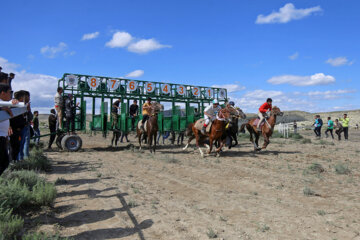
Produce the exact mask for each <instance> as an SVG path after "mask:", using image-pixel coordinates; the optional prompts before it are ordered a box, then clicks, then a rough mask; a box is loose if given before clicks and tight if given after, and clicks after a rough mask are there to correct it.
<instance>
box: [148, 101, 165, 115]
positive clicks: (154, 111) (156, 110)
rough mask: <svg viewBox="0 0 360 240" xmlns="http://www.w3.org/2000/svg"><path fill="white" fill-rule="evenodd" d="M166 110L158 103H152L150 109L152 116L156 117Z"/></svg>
mask: <svg viewBox="0 0 360 240" xmlns="http://www.w3.org/2000/svg"><path fill="white" fill-rule="evenodd" d="M163 110H164V106H163V105H162V104H160V103H158V102H152V103H151V107H150V113H151V115H156V114H158V113H159V112H161V111H163Z"/></svg>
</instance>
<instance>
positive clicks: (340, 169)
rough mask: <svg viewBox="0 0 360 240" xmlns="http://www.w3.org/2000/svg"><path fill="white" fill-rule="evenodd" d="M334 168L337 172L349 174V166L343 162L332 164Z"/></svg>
mask: <svg viewBox="0 0 360 240" xmlns="http://www.w3.org/2000/svg"><path fill="white" fill-rule="evenodd" d="M334 168H335V172H336V173H337V174H349V173H350V172H351V171H350V169H349V166H347V165H345V164H343V163H338V164H336V165H335V166H334Z"/></svg>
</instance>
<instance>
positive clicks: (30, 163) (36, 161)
mask: <svg viewBox="0 0 360 240" xmlns="http://www.w3.org/2000/svg"><path fill="white" fill-rule="evenodd" d="M11 169H13V170H20V169H27V170H38V171H49V170H50V169H51V164H50V160H49V159H48V158H47V157H46V156H45V155H44V153H43V151H42V150H41V149H37V148H33V149H32V150H31V152H30V156H29V158H28V159H26V160H23V161H20V162H18V163H16V164H14V165H13V166H12V167H11Z"/></svg>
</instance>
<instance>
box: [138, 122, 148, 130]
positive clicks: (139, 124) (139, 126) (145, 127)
mask: <svg viewBox="0 0 360 240" xmlns="http://www.w3.org/2000/svg"><path fill="white" fill-rule="evenodd" d="M147 122H148V120H146V121H145V122H144V129H145V132H146V131H147ZM137 126H138V128H139V129H140V130H141V121H139V122H138V124H137Z"/></svg>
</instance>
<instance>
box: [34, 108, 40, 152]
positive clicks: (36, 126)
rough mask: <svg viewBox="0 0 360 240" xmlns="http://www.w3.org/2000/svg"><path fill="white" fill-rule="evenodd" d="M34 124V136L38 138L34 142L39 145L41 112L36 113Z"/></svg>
mask: <svg viewBox="0 0 360 240" xmlns="http://www.w3.org/2000/svg"><path fill="white" fill-rule="evenodd" d="M32 122H33V130H34V136H35V137H36V138H34V142H35V143H36V145H39V142H40V137H39V136H40V128H39V112H38V111H34V118H33V120H32Z"/></svg>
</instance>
